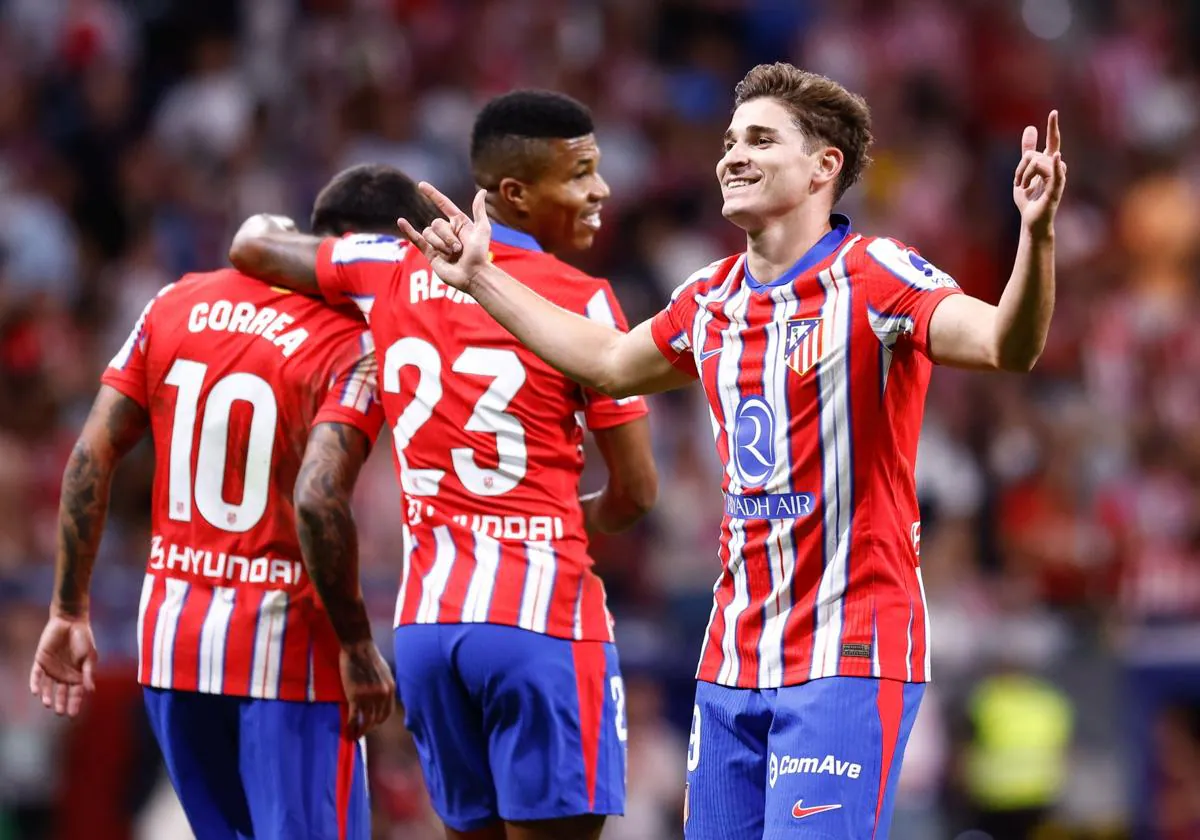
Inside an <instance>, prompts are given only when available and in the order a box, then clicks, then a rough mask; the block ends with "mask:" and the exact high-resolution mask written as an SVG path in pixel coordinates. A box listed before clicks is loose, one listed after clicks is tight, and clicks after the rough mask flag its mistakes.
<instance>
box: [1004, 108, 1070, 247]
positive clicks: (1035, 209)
mask: <svg viewBox="0 0 1200 840" xmlns="http://www.w3.org/2000/svg"><path fill="white" fill-rule="evenodd" d="M1037 143H1038V130H1037V128H1036V127H1035V126H1032V125H1027V126H1025V131H1024V133H1023V134H1022V135H1021V162H1020V163H1018V164H1017V171H1016V172H1015V173H1014V174H1013V201H1014V202H1015V203H1016V205H1017V209H1018V210H1019V211H1020V212H1021V222H1022V223H1023V224H1024V225H1025V227H1027V228H1028V229H1029V231H1030V232H1031V233H1034V234H1038V235H1045V234H1047V233H1049V232H1050V231H1051V230H1052V229H1053V227H1054V214H1055V213H1056V212H1057V211H1058V204H1059V202H1060V201H1062V196H1063V190H1064V189H1065V188H1066V186H1067V164H1066V162H1065V161H1064V160H1063V159H1062V135H1061V134H1060V133H1059V128H1058V111H1051V112H1050V116H1049V118H1048V119H1047V120H1046V148H1045V150H1044V151H1041V152H1039V151H1038V150H1037Z"/></svg>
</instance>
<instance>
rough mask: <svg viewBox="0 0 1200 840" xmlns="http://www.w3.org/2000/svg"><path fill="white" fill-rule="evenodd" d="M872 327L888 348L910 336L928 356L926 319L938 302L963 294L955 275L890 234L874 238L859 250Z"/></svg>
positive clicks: (931, 314) (927, 320) (914, 344)
mask: <svg viewBox="0 0 1200 840" xmlns="http://www.w3.org/2000/svg"><path fill="white" fill-rule="evenodd" d="M863 259H864V260H865V262H866V265H865V266H864V267H865V270H866V273H867V308H868V309H867V311H868V315H869V317H870V319H871V329H872V330H873V331H874V333H875V335H876V336H877V337H878V338H879V340H880V342H882V344H883V346H884V347H886V348H888V349H889V350H890V349H892V347H893V346H894V345H895V344H896V343H897V342H898V341H901V340H905V341H910V342H912V345H913V346H914V347H915V348H916V349H917V350H919V351H920V352H921V353H922V354H924V355H926V356H928V355H929V321H930V318H932V317H933V311H934V310H935V309H937V306H938V304H939V303H941V302H942V301H943V300H945V299H946V298H948V297H949V296H950V295H956V294H962V289H960V288H959V287H958V283H956V282H954V278H953V277H951V276H950V275H949V274H947V273H946V272H944V271H942V270H941V269H939V268H937V267H936V266H935V265H933V264H932V263H930V262H928V261H927V260H925V259H924V258H923V257H922V256H921V255H920V254H918V253H917V252H916V251H915V250H914V249H912V248H909V247H907V246H905V245H902V244H901V243H899V242H897V241H895V240H894V239H875V240H872V241H871V242H870V244H868V245H867V247H866V250H865V251H864V252H863Z"/></svg>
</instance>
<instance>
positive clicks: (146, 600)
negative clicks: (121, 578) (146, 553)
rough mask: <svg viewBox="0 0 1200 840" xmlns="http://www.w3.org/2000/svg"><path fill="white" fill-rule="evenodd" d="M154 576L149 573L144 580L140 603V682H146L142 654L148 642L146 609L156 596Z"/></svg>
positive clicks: (138, 624)
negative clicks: (154, 595) (152, 597)
mask: <svg viewBox="0 0 1200 840" xmlns="http://www.w3.org/2000/svg"><path fill="white" fill-rule="evenodd" d="M155 580H156V578H155V577H154V575H152V574H149V573H147V574H146V577H145V578H143V579H142V597H141V599H140V600H139V601H138V619H137V646H138V648H137V649H138V682H139V683H144V682H146V664H147V663H146V662H145V661H144V659H145V657H144V656H143V655H142V652H143V651H144V650H145V649H146V648H145V647H143V645H144V643H145V641H146V608H147V607H149V606H150V596H151V595H153V594H154V581H155Z"/></svg>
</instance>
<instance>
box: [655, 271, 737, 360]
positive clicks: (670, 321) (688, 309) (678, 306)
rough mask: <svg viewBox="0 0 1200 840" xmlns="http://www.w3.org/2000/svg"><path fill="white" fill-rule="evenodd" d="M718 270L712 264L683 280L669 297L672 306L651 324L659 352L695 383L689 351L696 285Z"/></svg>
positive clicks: (669, 304) (694, 315)
mask: <svg viewBox="0 0 1200 840" xmlns="http://www.w3.org/2000/svg"><path fill="white" fill-rule="evenodd" d="M720 266H721V263H720V262H715V263H713V264H712V265H709V266H706V267H705V268H702V269H701V270H700V271H697V272H696V273H695V274H693V275H692V276H691V277H689V278H688V279H687V280H684V281H683V283H681V284H680V285H679V286H677V287H676V288H675V291H673V292H672V293H671V302H670V303H668V304H667V306H666V308H664V309H663V310H662V311H660V312H659V313H658V314H657V315H655V316H654V318H652V319H651V321H650V335H651V336H653V338H654V343H655V344H656V345H658V352H660V353H662V354H663V356H665V357H666V359H667V361H669V362H670V363H671V364H672V365H674V366H675V367H676V368H677V369H678V370H681V371H683V372H684V373H686V374H687V375H688V376H690V377H692V378H694V379H698V378H699V377H700V372H699V371H698V370H697V369H696V356H695V354H694V352H693V349H692V324H693V323H695V321H696V310H697V304H696V295H695V291H696V287H697V284H699V283H701V282H703V281H705V280H708V279H709V278H710V277H712V276H713V274H714V273H715V272H716V271H717V269H718V268H720Z"/></svg>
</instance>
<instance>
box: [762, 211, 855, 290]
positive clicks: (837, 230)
mask: <svg viewBox="0 0 1200 840" xmlns="http://www.w3.org/2000/svg"><path fill="white" fill-rule="evenodd" d="M829 224H830V226H831V227H832V228H833V229H832V230H831V231H829V233H827V234H825V235H824V236H822V237H821V238H820V239H818V240H817V243H816V244H815V245H813V246H812V247H811V248H809V249H808V252H807V253H805V255H804V256H803V257H801V258H800V260H799V261H798V262H797V263H796V264H795V265H793V266H792V267H791V268H789V269H788V270H787V271H785V272H784V273H783V274H781V275H780V276H779V277H778V278H777V279H775V280H772V281H771V282H770V283H760V282H758V281H757V280H755V279H754V277H753V276H752V275H751V274H750V266H749V265H744V266H743V268H742V271H743V272H744V273H745V275H746V282H747V283H748V284H749V285H750V288H751V289H768V288H771V287H774V286H782V285H784V284H786V283H791V282H793V281H794V280H795V279H796V278H797V277H799V276H800V275H801V274H803V273H804V272H806V271H808V270H809V269H810V268H812V267H813V266H815V265H818V264H820V263H822V262H824V261H825V260H826V259H827V258H828V257H829V255H830V254H832V253H833V252H834V251H836V250H837V249H838V247H839V246H840V245H841V244H842V242H843V241H845V239H846V237H847V236H849V235H850V217H849V216H843V215H842V214H841V213H834V214H833V215H831V216H830V217H829Z"/></svg>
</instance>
